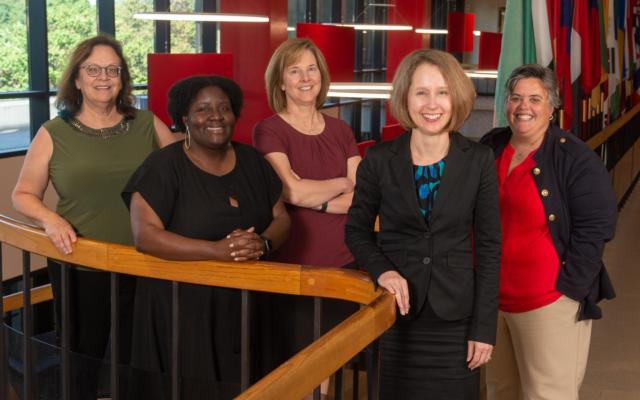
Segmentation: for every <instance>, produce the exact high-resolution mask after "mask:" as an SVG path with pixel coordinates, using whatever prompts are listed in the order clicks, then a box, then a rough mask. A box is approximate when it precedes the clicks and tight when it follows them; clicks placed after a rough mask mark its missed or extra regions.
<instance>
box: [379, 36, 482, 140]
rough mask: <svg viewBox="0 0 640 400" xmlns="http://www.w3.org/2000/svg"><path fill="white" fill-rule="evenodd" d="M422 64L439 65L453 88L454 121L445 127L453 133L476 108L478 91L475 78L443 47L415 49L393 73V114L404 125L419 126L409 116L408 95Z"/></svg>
mask: <svg viewBox="0 0 640 400" xmlns="http://www.w3.org/2000/svg"><path fill="white" fill-rule="evenodd" d="M422 64H429V65H433V66H434V67H436V68H438V70H439V71H440V73H441V74H442V77H443V78H444V81H445V82H446V84H447V86H448V87H449V95H450V99H451V120H449V123H448V124H447V126H445V128H444V130H445V131H447V132H450V131H453V130H456V129H459V128H460V127H461V126H462V124H463V123H464V121H465V120H466V119H467V117H468V116H469V114H470V113H471V110H472V109H473V103H474V101H475V98H476V90H475V88H474V86H473V83H472V82H471V79H469V77H468V76H467V74H465V72H464V71H463V70H462V67H461V66H460V63H458V61H457V60H456V59H455V58H454V57H453V56H452V55H451V54H449V53H446V52H444V51H440V50H435V49H420V50H415V51H413V52H412V53H411V54H409V55H408V56H406V57H405V58H404V59H403V60H402V62H400V65H399V66H398V69H397V70H396V73H395V75H394V76H393V89H392V90H391V100H390V106H391V114H393V116H394V117H395V118H396V119H397V120H398V122H400V125H402V127H403V128H405V129H413V128H416V124H415V122H414V121H413V120H412V119H411V116H410V115H409V108H408V101H407V98H408V95H409V88H410V87H411V81H412V80H413V74H414V73H415V72H416V69H418V67H419V66H421V65H422Z"/></svg>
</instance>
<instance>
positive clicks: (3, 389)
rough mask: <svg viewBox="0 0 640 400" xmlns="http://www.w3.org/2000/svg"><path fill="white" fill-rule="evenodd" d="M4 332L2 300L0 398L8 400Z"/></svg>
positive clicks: (0, 256)
mask: <svg viewBox="0 0 640 400" xmlns="http://www.w3.org/2000/svg"><path fill="white" fill-rule="evenodd" d="M2 279H3V278H2V242H0V299H4V291H3V287H2ZM5 340H6V337H5V330H4V300H2V319H1V320H0V398H2V399H8V398H9V393H8V389H9V387H8V379H7V375H8V374H9V368H8V365H7V347H6V346H7V344H6V342H5Z"/></svg>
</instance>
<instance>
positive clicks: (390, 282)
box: [378, 271, 409, 315]
mask: <svg viewBox="0 0 640 400" xmlns="http://www.w3.org/2000/svg"><path fill="white" fill-rule="evenodd" d="M378 285H380V286H381V287H383V288H385V289H387V290H388V291H389V292H390V293H391V294H393V295H394V296H395V297H396V303H397V304H398V308H399V309H400V314H401V315H407V314H408V313H409V286H408V285H407V280H406V279H404V278H403V277H402V275H400V274H399V273H398V272H397V271H387V272H385V273H383V274H382V275H380V276H379V277H378Z"/></svg>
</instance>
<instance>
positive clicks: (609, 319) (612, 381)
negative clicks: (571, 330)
mask: <svg viewBox="0 0 640 400" xmlns="http://www.w3.org/2000/svg"><path fill="white" fill-rule="evenodd" d="M605 264H606V266H607V270H608V271H609V274H610V276H611V279H612V280H613V284H614V286H615V288H616V292H617V295H618V297H617V298H616V299H614V300H612V301H605V302H603V303H601V305H602V311H603V315H604V317H603V318H602V319H601V320H599V321H595V322H594V324H593V336H592V340H591V353H590V356H589V365H588V367H587V374H586V376H585V380H584V383H583V385H582V390H581V392H580V395H581V396H580V399H581V400H640V185H636V188H635V190H634V192H633V193H632V195H631V197H630V198H629V199H628V200H627V202H626V204H625V206H624V207H623V208H622V210H621V211H620V214H619V217H618V228H617V232H616V237H615V238H614V240H613V241H612V242H611V243H609V244H608V245H607V247H606V250H605Z"/></svg>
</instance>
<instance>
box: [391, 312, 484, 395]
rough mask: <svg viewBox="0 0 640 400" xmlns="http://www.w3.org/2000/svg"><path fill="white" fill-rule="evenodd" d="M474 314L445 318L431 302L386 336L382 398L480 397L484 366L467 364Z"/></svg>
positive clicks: (399, 323) (399, 322)
mask: <svg viewBox="0 0 640 400" xmlns="http://www.w3.org/2000/svg"><path fill="white" fill-rule="evenodd" d="M470 323H471V318H465V319H462V320H456V321H445V320H443V319H441V318H440V317H438V316H437V315H436V314H435V313H434V311H433V309H432V308H431V306H430V305H429V302H428V301H427V302H425V305H424V307H423V309H422V311H421V312H420V315H418V316H417V317H416V318H415V319H413V320H405V319H402V318H399V319H398V320H396V323H395V324H394V325H393V326H392V327H391V329H389V330H388V331H387V332H385V334H384V335H383V336H382V338H381V340H380V346H381V347H380V352H381V366H380V367H381V371H380V399H381V400H385V399H390V400H395V399H403V400H409V399H420V400H477V399H478V398H479V390H480V389H479V388H480V386H479V385H480V369H479V368H476V369H475V370H473V371H471V370H470V369H469V367H468V366H467V341H468V337H469V327H470Z"/></svg>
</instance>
